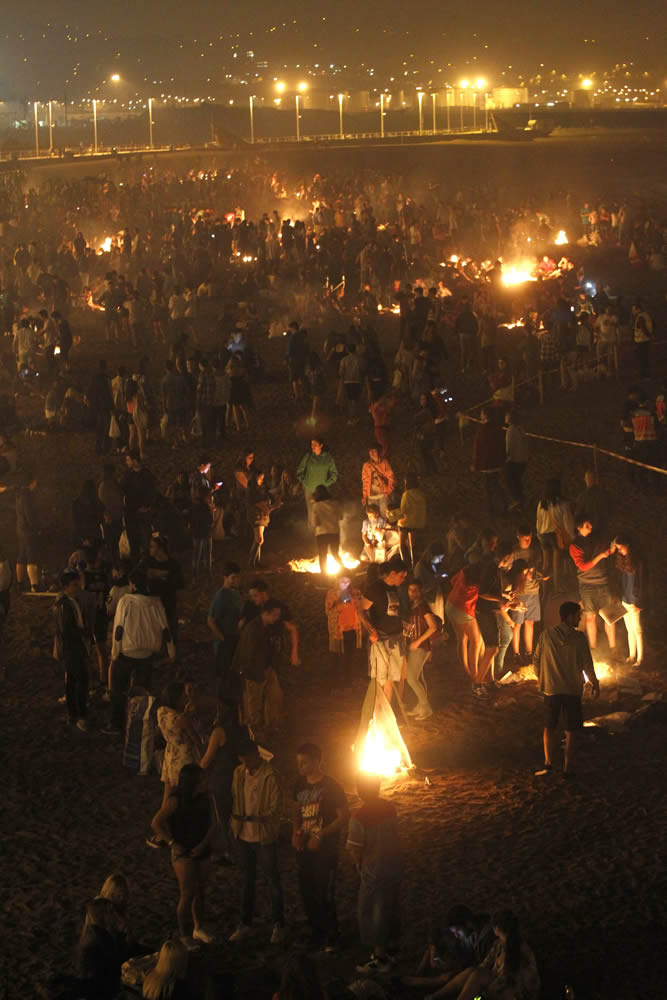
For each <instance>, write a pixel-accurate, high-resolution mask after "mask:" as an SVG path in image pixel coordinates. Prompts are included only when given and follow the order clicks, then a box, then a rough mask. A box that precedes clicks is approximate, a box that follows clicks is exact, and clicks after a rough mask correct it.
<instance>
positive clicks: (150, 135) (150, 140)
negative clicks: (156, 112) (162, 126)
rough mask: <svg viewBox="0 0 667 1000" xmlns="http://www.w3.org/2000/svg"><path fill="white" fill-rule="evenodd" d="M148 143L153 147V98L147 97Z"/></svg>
mask: <svg viewBox="0 0 667 1000" xmlns="http://www.w3.org/2000/svg"><path fill="white" fill-rule="evenodd" d="M148 145H149V146H150V148H151V149H152V148H153V98H152V97H149V98H148Z"/></svg>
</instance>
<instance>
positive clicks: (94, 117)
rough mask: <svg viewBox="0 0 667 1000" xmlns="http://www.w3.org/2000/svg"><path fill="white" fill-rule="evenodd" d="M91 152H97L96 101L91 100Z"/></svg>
mask: <svg viewBox="0 0 667 1000" xmlns="http://www.w3.org/2000/svg"><path fill="white" fill-rule="evenodd" d="M93 152H95V153H96V152H97V101H96V100H95V98H93Z"/></svg>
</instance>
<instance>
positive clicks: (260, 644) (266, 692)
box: [232, 599, 282, 735]
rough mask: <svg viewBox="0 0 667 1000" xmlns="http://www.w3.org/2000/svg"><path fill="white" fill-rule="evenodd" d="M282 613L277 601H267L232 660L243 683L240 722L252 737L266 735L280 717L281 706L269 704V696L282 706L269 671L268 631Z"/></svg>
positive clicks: (244, 632)
mask: <svg viewBox="0 0 667 1000" xmlns="http://www.w3.org/2000/svg"><path fill="white" fill-rule="evenodd" d="M281 612H282V606H281V604H280V601H276V600H272V599H269V600H268V601H267V602H266V603H265V604H264V605H263V606H262V609H261V611H260V613H259V615H258V616H257V617H256V618H254V619H253V620H252V621H250V622H248V624H247V625H246V626H245V627H244V628H243V629H242V630H241V633H240V635H239V641H238V643H237V645H236V650H235V652H234V659H233V661H232V668H233V669H234V670H235V671H236V672H237V673H238V674H240V675H241V679H242V681H243V699H242V716H243V721H244V723H245V724H246V725H247V726H249V727H250V729H251V730H252V732H253V734H254V735H257V734H258V733H265V732H266V731H267V729H270V728H271V727H272V725H273V724H274V723H276V722H277V721H279V719H278V718H276V716H279V715H280V714H282V713H281V708H282V704H280V705H279V704H277V703H276V704H271V695H272V694H273V697H274V699H278V700H279V701H280V702H281V703H282V692H281V691H280V685H279V683H278V678H277V675H276V673H275V670H273V669H272V665H273V658H274V655H273V654H274V649H273V644H272V642H271V634H272V633H271V628H272V626H274V625H277V623H278V621H279V620H280V615H281ZM274 709H275V711H272V710H274Z"/></svg>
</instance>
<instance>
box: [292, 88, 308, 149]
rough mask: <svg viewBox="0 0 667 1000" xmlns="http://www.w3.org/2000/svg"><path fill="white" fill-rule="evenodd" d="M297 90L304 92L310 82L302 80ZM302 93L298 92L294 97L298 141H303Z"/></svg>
mask: <svg viewBox="0 0 667 1000" xmlns="http://www.w3.org/2000/svg"><path fill="white" fill-rule="evenodd" d="M297 90H298V91H301V94H303V93H304V92H305V91H306V90H308V84H307V83H303V82H301V83H300V84H299V86H298V88H297ZM301 94H299V93H297V94H295V97H294V104H295V107H296V141H297V142H301V115H300V113H299V98H300V96H301Z"/></svg>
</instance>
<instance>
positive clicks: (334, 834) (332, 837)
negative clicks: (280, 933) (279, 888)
mask: <svg viewBox="0 0 667 1000" xmlns="http://www.w3.org/2000/svg"><path fill="white" fill-rule="evenodd" d="M296 764H297V770H298V772H299V778H298V780H297V782H296V785H295V786H294V796H293V832H292V846H293V847H294V849H295V850H296V852H297V853H296V864H297V874H298V879H299V890H300V892H301V899H302V900H303V906H304V909H305V911H306V916H307V918H308V922H309V924H310V928H311V942H310V943H311V947H312V949H313V950H319V949H321V948H324V950H325V951H327V952H333V951H335V950H336V947H337V944H338V917H337V914H336V898H335V893H336V873H337V869H338V841H339V837H340V832H341V830H342V829H343V828H344V827H345V825H346V823H347V819H348V815H349V812H348V806H347V799H346V797H345V792H344V791H343V789H342V788H341V786H340V785H339V784H338V782H337V781H334V779H333V778H331V777H329V775H327V774H325V773H324V771H323V770H322V751H321V750H320V748H319V747H318V746H317V745H316V744H315V743H303V744H302V745H301V746H300V747H299V748H298V750H297V753H296Z"/></svg>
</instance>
